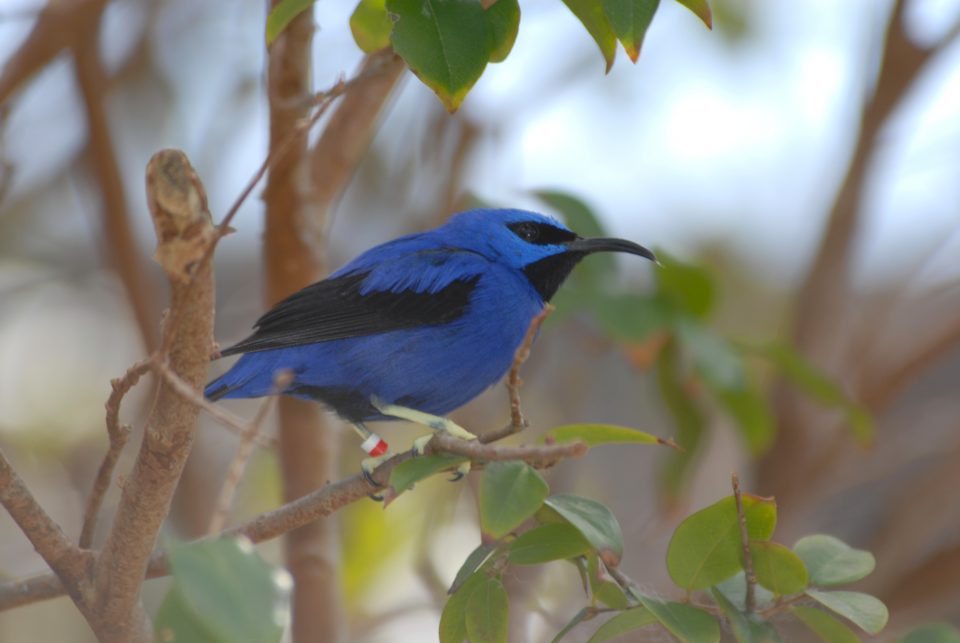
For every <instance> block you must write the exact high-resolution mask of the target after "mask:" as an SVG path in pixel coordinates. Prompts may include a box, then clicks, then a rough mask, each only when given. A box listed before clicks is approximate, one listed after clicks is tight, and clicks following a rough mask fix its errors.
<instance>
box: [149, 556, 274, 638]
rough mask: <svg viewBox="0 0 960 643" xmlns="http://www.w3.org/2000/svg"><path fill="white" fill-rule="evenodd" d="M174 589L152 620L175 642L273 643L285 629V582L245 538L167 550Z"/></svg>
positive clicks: (158, 628)
mask: <svg viewBox="0 0 960 643" xmlns="http://www.w3.org/2000/svg"><path fill="white" fill-rule="evenodd" d="M169 551H170V567H171V570H172V572H173V587H172V588H171V593H175V594H176V595H175V596H173V597H170V596H168V597H167V599H165V601H164V605H163V607H162V608H161V612H160V614H159V615H158V617H157V619H156V625H155V627H156V630H157V632H158V634H159V633H160V632H161V631H162V630H169V633H171V634H172V635H173V636H174V637H175V640H177V641H181V640H183V641H188V640H196V639H193V638H191V637H193V636H201V638H200V639H199V640H206V641H240V640H243V641H256V642H261V641H262V642H267V641H271V642H272V641H278V640H280V636H281V635H282V634H283V628H284V627H285V626H286V617H285V616H284V615H285V614H286V613H287V602H288V598H289V590H290V581H289V577H288V576H286V575H285V574H283V573H282V572H279V571H277V570H275V569H274V568H273V567H271V566H270V565H268V564H267V563H266V562H264V560H263V559H262V558H260V556H259V555H258V554H257V552H256V551H255V550H254V549H253V545H251V544H250V541H248V540H246V539H235V538H225V539H219V540H210V541H203V542H199V543H193V544H189V545H187V544H176V545H173V546H171V547H170V550H169Z"/></svg>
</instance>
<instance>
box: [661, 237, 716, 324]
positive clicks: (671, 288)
mask: <svg viewBox="0 0 960 643" xmlns="http://www.w3.org/2000/svg"><path fill="white" fill-rule="evenodd" d="M656 253H657V259H658V260H659V261H660V264H661V265H662V267H661V268H660V269H659V270H657V271H656V277H657V291H658V292H659V293H660V294H662V295H663V296H664V297H666V298H667V299H669V300H670V301H672V302H673V303H674V304H676V306H677V307H678V308H679V309H680V310H682V311H684V312H685V313H688V314H690V315H692V316H693V317H696V318H698V319H702V318H704V317H706V316H707V315H708V314H709V313H710V312H711V311H712V310H713V306H714V302H715V301H716V287H715V286H714V283H713V278H712V277H711V276H710V273H709V272H707V270H706V269H705V268H702V267H700V266H696V265H694V264H690V263H685V262H682V261H680V260H679V259H676V258H675V257H673V256H672V255H670V254H669V253H667V252H666V251H664V250H662V249H661V248H657V250H656Z"/></svg>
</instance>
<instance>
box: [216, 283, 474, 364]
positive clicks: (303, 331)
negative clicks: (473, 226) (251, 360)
mask: <svg viewBox="0 0 960 643" xmlns="http://www.w3.org/2000/svg"><path fill="white" fill-rule="evenodd" d="M368 274H370V273H369V272H363V273H352V274H347V275H343V276H341V277H336V278H334V279H326V280H324V281H319V282H317V283H315V284H313V285H311V286H307V287H306V288H304V289H303V290H300V291H298V292H296V293H294V294H292V295H290V296H289V297H287V298H286V299H284V300H283V301H281V302H280V303H279V304H277V305H276V306H274V307H273V308H272V309H270V310H269V311H268V312H267V313H266V314H264V315H263V317H261V318H260V319H259V320H257V323H256V325H255V327H256V332H254V334H253V335H251V336H250V337H248V338H247V339H245V340H243V341H242V342H240V343H239V344H235V345H233V346H231V347H230V348H227V349H225V350H223V351H221V355H224V356H226V355H235V354H237V353H250V352H254V351H265V350H270V349H273V348H284V347H289V346H302V345H304V344H313V343H316V342H325V341H328V340H332V339H345V338H348V337H360V336H363V335H372V334H375V333H383V332H387V331H391V330H398V329H401V328H412V327H415V326H423V325H427V324H445V323H447V322H451V321H453V320H455V319H457V318H458V317H460V316H461V315H463V313H464V311H465V309H466V307H467V304H468V303H469V300H470V299H469V298H470V293H471V292H472V291H473V289H474V287H475V286H476V284H477V281H478V280H479V278H480V276H479V275H471V276H469V277H466V278H463V279H456V280H453V281H451V282H450V283H449V284H447V285H446V286H444V287H443V288H441V289H440V290H438V291H436V292H432V293H431V292H417V291H414V290H402V291H399V292H391V291H374V292H369V293H367V294H365V295H364V294H360V288H361V286H362V284H363V282H364V280H365V279H366V278H367V275H368Z"/></svg>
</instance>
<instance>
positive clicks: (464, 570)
mask: <svg viewBox="0 0 960 643" xmlns="http://www.w3.org/2000/svg"><path fill="white" fill-rule="evenodd" d="M499 546H500V543H499V542H497V541H495V540H494V541H490V542H487V543H480V544H479V545H477V548H476V549H474V550H473V551H472V552H470V555H469V556H467V559H466V560H465V561H463V564H462V565H461V566H460V569H459V570H457V575H456V576H455V577H454V579H453V584H452V585H450V589H448V590H447V594H454V593H456V591H457V590H459V589H460V587H461V586H462V585H463V584H464V583H465V582H467V579H468V578H470V577H471V576H472V575H473V573H474V572H475V571H477V570H478V569H480V567H481V566H482V565H483V564H484V563H485V562H487V559H488V558H490V555H491V554H492V553H493V552H494V551H496V549H497V547H499Z"/></svg>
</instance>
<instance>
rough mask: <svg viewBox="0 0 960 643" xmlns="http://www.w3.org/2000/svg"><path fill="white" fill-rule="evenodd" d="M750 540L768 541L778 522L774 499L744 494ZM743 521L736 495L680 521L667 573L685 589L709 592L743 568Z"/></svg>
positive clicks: (669, 555)
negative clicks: (710, 588) (711, 587)
mask: <svg viewBox="0 0 960 643" xmlns="http://www.w3.org/2000/svg"><path fill="white" fill-rule="evenodd" d="M743 512H744V515H745V516H746V520H747V533H748V535H749V537H750V540H768V539H769V538H770V536H771V535H772V534H773V530H774V527H775V526H776V523H777V506H776V503H775V502H774V501H773V499H772V498H761V497H758V496H754V495H752V494H743ZM742 556H743V549H742V546H741V544H740V522H739V519H738V518H737V510H736V506H735V503H734V499H733V496H727V497H726V498H724V499H723V500H720V501H719V502H716V503H714V504H712V505H710V506H709V507H706V508H704V509H701V510H700V511H698V512H696V513H694V514H692V515H690V516H688V517H687V518H686V519H685V520H684V521H683V522H681V523H680V524H679V525H678V526H677V529H676V531H674V532H673V537H672V538H671V539H670V545H669V546H668V548H667V571H668V572H669V573H670V578H672V579H673V582H674V583H676V584H677V585H678V586H680V587H682V588H684V589H706V588H708V587H710V586H711V585H716V584H717V583H719V582H720V581H722V580H724V579H726V578H729V577H730V576H733V575H734V574H736V573H737V572H738V571H740V570H741V569H742V568H743V564H742Z"/></svg>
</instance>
